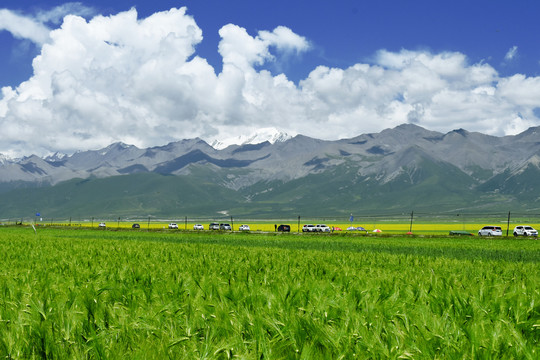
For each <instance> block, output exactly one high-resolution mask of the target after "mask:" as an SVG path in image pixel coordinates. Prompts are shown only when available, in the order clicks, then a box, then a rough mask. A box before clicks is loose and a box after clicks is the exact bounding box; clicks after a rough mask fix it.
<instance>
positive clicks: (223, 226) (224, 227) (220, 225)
mask: <svg viewBox="0 0 540 360" xmlns="http://www.w3.org/2000/svg"><path fill="white" fill-rule="evenodd" d="M219 230H232V227H231V225H230V224H226V223H223V224H219Z"/></svg>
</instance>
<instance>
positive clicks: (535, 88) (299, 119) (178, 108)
mask: <svg viewBox="0 0 540 360" xmlns="http://www.w3.org/2000/svg"><path fill="white" fill-rule="evenodd" d="M79 10H80V9H79ZM65 11H66V10H65V9H64V10H62V9H60V10H59V9H57V12H58V13H64V12H65ZM81 11H82V10H81ZM3 14H4V16H3V17H2V16H1V15H0V19H4V20H5V19H6V18H9V16H6V15H5V14H6V13H3ZM10 14H11V13H10ZM54 14H56V12H53V13H49V14H45V15H43V19H45V18H46V19H49V20H47V21H49V23H51V22H53V20H54V19H57V18H58V17H57V16H56V15H54ZM53 15H54V16H53ZM17 16H19V17H21V16H22V15H17ZM23 18H24V17H23ZM28 20H29V21H31V23H33V24H43V22H40V21H38V20H36V17H33V18H28ZM41 21H45V20H41ZM0 24H4V25H3V26H4V27H3V28H4V29H8V30H9V31H11V32H12V33H13V34H15V27H14V26H15V25H10V26H11V27H9V28H8V26H7V25H5V23H1V22H0ZM37 29H38V30H36V31H35V32H31V33H29V34H24V35H20V37H21V38H22V37H24V38H30V37H31V36H34V35H32V34H33V33H35V34H42V36H43V34H46V36H43V38H41V40H39V39H40V38H39V36H37V35H36V36H35V41H36V42H39V43H40V44H41V51H40V54H39V55H38V56H37V57H36V58H35V59H34V60H33V69H34V73H33V76H32V77H31V78H29V79H28V80H27V81H25V82H23V83H21V84H20V85H19V86H17V87H14V88H12V87H4V88H3V89H2V91H1V94H0V128H1V129H2V132H0V153H3V154H7V155H10V156H21V155H29V154H31V153H36V154H39V155H44V154H47V153H53V152H56V151H61V152H65V153H70V152H74V151H76V150H86V149H96V148H100V147H104V146H107V145H109V144H110V143H112V142H115V141H122V142H125V143H129V144H134V145H137V146H140V147H146V146H155V145H161V144H164V143H167V142H169V141H176V140H179V139H184V138H193V137H201V138H203V139H205V140H207V141H209V142H211V141H213V140H219V139H224V138H230V137H232V136H241V135H245V134H249V133H251V132H252V131H255V130H257V129H259V128H270V127H271V128H276V129H280V130H283V131H285V132H287V133H289V134H291V135H294V134H298V133H300V134H305V135H308V136H313V137H317V138H323V139H338V138H344V137H353V136H356V135H359V134H362V133H366V132H376V131H381V130H382V129H384V128H388V127H394V126H397V125H399V124H402V123H407V122H411V123H415V124H418V125H420V126H424V127H426V128H428V129H432V130H438V131H449V130H452V129H455V128H465V129H468V130H470V131H481V132H484V133H489V134H493V135H504V134H515V133H518V132H520V131H523V130H525V129H526V128H527V127H529V126H535V125H538V124H539V123H540V120H539V119H538V117H537V116H538V114H539V113H540V112H539V111H538V108H540V78H539V77H526V76H524V75H519V74H517V75H514V76H510V77H501V76H500V75H499V74H498V73H497V71H496V70H495V69H494V68H493V67H492V66H490V65H489V64H487V63H483V62H482V63H477V64H471V63H469V61H468V59H467V56H466V55H465V54H462V53H459V52H442V53H432V52H429V51H411V50H402V51H399V52H390V51H387V50H380V51H379V52H377V53H376V54H374V56H373V58H372V59H371V61H370V62H366V63H357V64H353V65H351V66H349V67H347V68H335V67H327V66H318V67H316V68H314V69H313V70H312V71H311V72H310V73H309V75H308V76H307V77H306V78H305V79H303V80H301V81H299V82H298V83H294V82H292V81H290V80H289V79H288V78H287V76H286V75H285V74H283V73H277V74H273V73H271V72H270V71H268V70H265V69H266V68H265V66H266V65H270V64H273V63H274V62H276V61H279V59H280V57H281V56H285V57H287V56H298V55H301V54H303V53H306V52H307V51H309V50H310V48H311V45H310V42H309V40H308V39H306V38H305V37H302V36H300V35H297V34H295V33H294V32H293V31H292V30H291V29H289V28H287V27H284V26H278V27H276V28H275V29H270V30H263V31H259V32H258V33H256V34H250V33H248V31H247V30H246V29H245V28H242V27H241V26H238V25H235V24H226V25H224V26H223V27H222V28H221V29H220V31H219V34H220V36H221V41H220V43H219V46H218V49H217V50H218V52H219V54H220V55H221V57H222V61H223V67H222V70H221V71H220V72H219V73H217V72H216V69H214V68H213V67H212V66H211V65H210V64H209V63H208V62H207V61H206V59H204V58H202V57H200V56H198V55H197V45H198V44H200V43H201V42H202V41H203V30H202V29H201V28H199V26H198V25H197V23H196V21H195V19H194V18H193V17H192V16H190V15H189V14H188V13H187V9H186V8H180V9H170V10H168V11H162V12H158V13H155V14H153V15H151V16H149V17H147V18H143V19H141V18H139V17H138V14H137V11H136V10H135V9H131V10H129V11H125V12H121V13H119V14H115V15H111V16H95V17H93V18H91V19H90V20H86V19H85V18H83V17H82V16H79V15H76V14H74V15H68V16H65V17H63V20H62V22H61V25H60V26H59V27H56V28H54V29H53V30H52V31H50V30H45V29H44V28H40V27H38V28H37Z"/></svg>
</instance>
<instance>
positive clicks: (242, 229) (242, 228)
mask: <svg viewBox="0 0 540 360" xmlns="http://www.w3.org/2000/svg"><path fill="white" fill-rule="evenodd" d="M238 230H240V231H249V225H240V227H239V228H238Z"/></svg>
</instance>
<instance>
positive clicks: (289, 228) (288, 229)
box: [277, 225, 291, 232]
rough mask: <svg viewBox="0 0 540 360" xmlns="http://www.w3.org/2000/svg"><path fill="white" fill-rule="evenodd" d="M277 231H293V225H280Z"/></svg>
mask: <svg viewBox="0 0 540 360" xmlns="http://www.w3.org/2000/svg"><path fill="white" fill-rule="evenodd" d="M277 231H283V232H291V226H290V225H279V226H278V228H277Z"/></svg>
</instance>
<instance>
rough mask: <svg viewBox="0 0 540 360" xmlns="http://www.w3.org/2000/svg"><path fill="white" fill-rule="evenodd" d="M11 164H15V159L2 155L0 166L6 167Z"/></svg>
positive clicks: (0, 156)
mask: <svg viewBox="0 0 540 360" xmlns="http://www.w3.org/2000/svg"><path fill="white" fill-rule="evenodd" d="M10 162H13V159H11V158H10V157H8V156H6V155H4V154H0V165H4V164H7V163H10Z"/></svg>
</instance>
